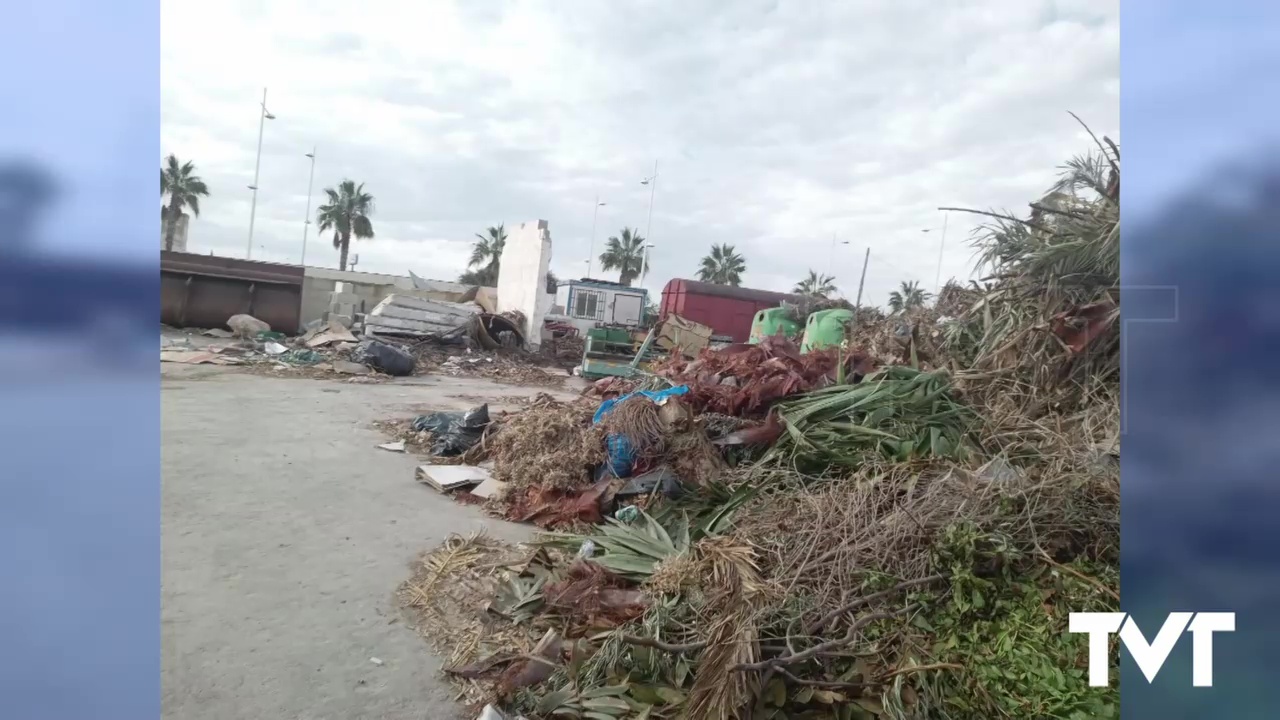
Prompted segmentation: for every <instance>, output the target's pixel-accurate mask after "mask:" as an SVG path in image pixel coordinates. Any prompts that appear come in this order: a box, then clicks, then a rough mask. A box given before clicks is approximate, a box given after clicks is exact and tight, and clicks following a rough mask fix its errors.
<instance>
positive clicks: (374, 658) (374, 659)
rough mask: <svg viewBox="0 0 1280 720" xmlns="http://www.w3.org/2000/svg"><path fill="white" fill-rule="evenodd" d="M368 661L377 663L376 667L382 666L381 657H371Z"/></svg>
mask: <svg viewBox="0 0 1280 720" xmlns="http://www.w3.org/2000/svg"><path fill="white" fill-rule="evenodd" d="M369 662H371V663H373V664H374V665H377V666H378V667H382V658H376V657H371V658H369Z"/></svg>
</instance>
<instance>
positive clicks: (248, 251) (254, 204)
mask: <svg viewBox="0 0 1280 720" xmlns="http://www.w3.org/2000/svg"><path fill="white" fill-rule="evenodd" d="M259 111H260V112H261V114H260V115H259V117H258V157H257V159H255V160H254V161H253V184H252V185H250V186H249V189H250V190H252V191H253V200H252V201H251V202H250V203H249V242H248V244H247V245H246V246H245V249H244V257H245V259H246V260H248V259H250V258H251V257H252V256H253V219H254V216H255V215H257V214H258V170H260V169H261V168H262V128H263V127H264V126H265V125H266V124H267V121H268V120H275V119H276V116H275V115H272V114H271V113H270V112H268V111H267V89H266V88H262V105H261V106H259Z"/></svg>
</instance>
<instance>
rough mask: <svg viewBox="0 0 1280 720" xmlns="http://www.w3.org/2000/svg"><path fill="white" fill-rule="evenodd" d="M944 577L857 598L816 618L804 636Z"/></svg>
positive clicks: (921, 580) (910, 583) (905, 582)
mask: <svg viewBox="0 0 1280 720" xmlns="http://www.w3.org/2000/svg"><path fill="white" fill-rule="evenodd" d="M946 577H947V576H946V575H945V574H943V573H939V574H937V575H930V576H929V577H924V578H919V579H917V580H906V581H904V582H900V583H898V584H897V585H894V586H893V587H891V588H889V589H888V590H883V591H881V592H878V593H872V594H871V595H867V596H866V597H861V598H858V599H856V600H854V601H852V602H849V603H846V604H845V605H843V606H841V607H838V608H836V609H835V610H832V611H831V612H829V613H827V614H826V615H823V616H822V617H820V618H818V619H817V620H816V621H815V622H813V623H812V624H811V625H809V627H808V628H806V629H805V634H807V635H813V634H814V633H816V632H818V631H819V630H821V629H823V628H825V627H826V626H827V625H829V624H831V621H833V620H835V619H836V618H838V617H840V616H841V615H843V614H845V613H847V612H849V611H851V610H857V609H858V608H860V607H862V606H864V605H869V604H871V603H873V602H875V601H877V600H882V599H884V598H886V597H889V596H890V595H893V594H895V593H898V592H900V591H902V590H906V589H907V588H912V587H915V586H917V585H927V584H929V583H931V582H934V581H936V580H942V579H944V578H946Z"/></svg>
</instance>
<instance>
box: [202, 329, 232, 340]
mask: <svg viewBox="0 0 1280 720" xmlns="http://www.w3.org/2000/svg"><path fill="white" fill-rule="evenodd" d="M200 334H201V335H204V336H205V337H211V338H223V339H226V338H233V337H235V333H233V332H231V331H230V330H223V329H222V328H209V329H208V330H205V331H203V332H201V333H200Z"/></svg>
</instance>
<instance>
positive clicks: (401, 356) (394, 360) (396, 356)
mask: <svg viewBox="0 0 1280 720" xmlns="http://www.w3.org/2000/svg"><path fill="white" fill-rule="evenodd" d="M351 360H352V361H353V362H358V363H361V364H364V365H368V366H369V367H371V368H373V369H374V370H377V371H379V372H384V373H386V374H388V375H397V376H403V375H412V374H413V367H414V365H416V364H417V363H416V361H414V359H413V356H412V355H410V354H409V353H407V352H405V351H403V350H401V349H400V348H398V347H394V346H392V345H388V344H386V343H384V342H380V341H378V340H365V341H364V342H362V343H360V345H359V346H358V347H356V349H355V350H353V351H352V352H351Z"/></svg>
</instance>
